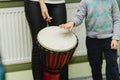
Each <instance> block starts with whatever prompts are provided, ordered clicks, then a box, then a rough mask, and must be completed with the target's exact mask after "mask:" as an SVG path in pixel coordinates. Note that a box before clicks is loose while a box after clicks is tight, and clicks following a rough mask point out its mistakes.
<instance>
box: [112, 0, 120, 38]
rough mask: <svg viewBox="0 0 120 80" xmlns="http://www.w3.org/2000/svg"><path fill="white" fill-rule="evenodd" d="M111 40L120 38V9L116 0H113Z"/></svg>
mask: <svg viewBox="0 0 120 80" xmlns="http://www.w3.org/2000/svg"><path fill="white" fill-rule="evenodd" d="M113 1H114V2H113V8H112V13H113V16H112V17H113V37H112V39H113V40H120V11H119V7H118V4H117V1H116V0H113Z"/></svg>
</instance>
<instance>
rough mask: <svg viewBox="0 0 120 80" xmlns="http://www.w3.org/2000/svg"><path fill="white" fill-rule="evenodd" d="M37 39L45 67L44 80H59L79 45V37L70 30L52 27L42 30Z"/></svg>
mask: <svg viewBox="0 0 120 80" xmlns="http://www.w3.org/2000/svg"><path fill="white" fill-rule="evenodd" d="M37 39H38V43H39V46H40V57H41V61H42V63H43V66H44V67H45V70H44V72H43V76H44V80H59V77H60V73H59V71H60V69H61V68H63V67H64V66H65V65H67V64H68V63H69V61H70V59H71V57H72V55H73V53H74V51H75V49H76V47H77V45H78V39H77V37H76V36H75V34H74V33H72V32H70V31H69V30H66V29H62V28H60V27H57V26H50V27H46V28H44V29H42V30H41V31H40V32H39V33H38V36H37Z"/></svg>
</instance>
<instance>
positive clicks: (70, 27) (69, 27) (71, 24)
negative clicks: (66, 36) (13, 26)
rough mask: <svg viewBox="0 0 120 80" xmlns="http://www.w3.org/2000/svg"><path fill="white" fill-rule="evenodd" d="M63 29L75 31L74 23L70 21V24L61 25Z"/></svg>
mask: <svg viewBox="0 0 120 80" xmlns="http://www.w3.org/2000/svg"><path fill="white" fill-rule="evenodd" d="M59 26H60V27H61V28H64V29H69V30H70V31H72V30H73V27H74V22H72V21H70V22H67V23H65V24H61V25H59Z"/></svg>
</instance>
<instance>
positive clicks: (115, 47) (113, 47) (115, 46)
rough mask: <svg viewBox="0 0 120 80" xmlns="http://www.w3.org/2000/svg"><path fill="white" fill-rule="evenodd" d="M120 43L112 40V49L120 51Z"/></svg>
mask: <svg viewBox="0 0 120 80" xmlns="http://www.w3.org/2000/svg"><path fill="white" fill-rule="evenodd" d="M118 44H119V43H118V41H117V40H112V41H111V49H114V50H116V49H118Z"/></svg>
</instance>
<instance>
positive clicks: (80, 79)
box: [70, 75, 106, 80]
mask: <svg viewBox="0 0 120 80" xmlns="http://www.w3.org/2000/svg"><path fill="white" fill-rule="evenodd" d="M70 80H92V77H91V76H88V77H82V78H73V79H70ZM103 80H106V79H105V76H104V75H103Z"/></svg>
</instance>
